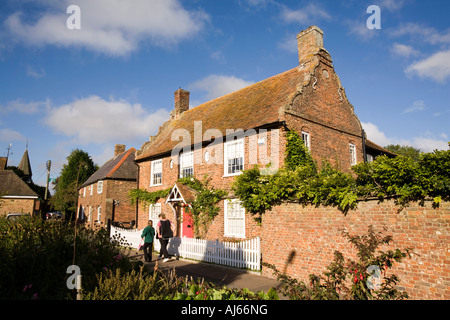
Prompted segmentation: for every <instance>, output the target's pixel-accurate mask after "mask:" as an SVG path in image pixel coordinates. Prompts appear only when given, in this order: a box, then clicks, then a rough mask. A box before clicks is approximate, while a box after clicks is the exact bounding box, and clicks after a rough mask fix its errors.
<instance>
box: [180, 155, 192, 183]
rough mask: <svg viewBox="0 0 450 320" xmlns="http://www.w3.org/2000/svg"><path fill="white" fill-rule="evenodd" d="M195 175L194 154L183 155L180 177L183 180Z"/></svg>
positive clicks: (181, 157)
mask: <svg viewBox="0 0 450 320" xmlns="http://www.w3.org/2000/svg"><path fill="white" fill-rule="evenodd" d="M193 175H194V153H192V152H188V153H183V154H182V155H181V156H180V176H181V177H182V178H186V177H190V176H193Z"/></svg>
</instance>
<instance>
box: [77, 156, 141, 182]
mask: <svg viewBox="0 0 450 320" xmlns="http://www.w3.org/2000/svg"><path fill="white" fill-rule="evenodd" d="M135 152H136V149H134V148H131V149H129V150H127V151H125V152H122V153H121V154H119V155H117V156H116V157H114V158H113V159H111V160H109V161H107V162H106V163H105V164H104V165H103V166H101V167H100V169H98V170H97V171H96V172H95V173H94V174H93V175H91V176H90V177H89V179H87V180H86V181H85V182H84V183H83V184H82V185H81V186H80V188H83V187H85V186H88V185H90V184H92V183H95V182H97V181H99V180H106V179H117V180H136V179H137V169H136V164H135V163H134V156H135Z"/></svg>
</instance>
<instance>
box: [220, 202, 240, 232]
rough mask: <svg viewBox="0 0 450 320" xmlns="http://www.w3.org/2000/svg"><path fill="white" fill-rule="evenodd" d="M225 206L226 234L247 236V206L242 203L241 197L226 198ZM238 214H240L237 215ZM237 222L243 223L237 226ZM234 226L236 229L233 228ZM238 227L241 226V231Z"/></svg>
mask: <svg viewBox="0 0 450 320" xmlns="http://www.w3.org/2000/svg"><path fill="white" fill-rule="evenodd" d="M224 207H225V210H224V219H225V221H224V222H225V223H224V225H225V228H224V236H225V237H235V238H245V208H244V207H243V206H242V205H241V201H239V199H229V200H225V206H224ZM236 214H238V215H240V216H239V217H236ZM236 223H237V224H241V225H237V226H236ZM232 228H234V230H231V229H232ZM236 228H239V229H240V231H237V230H236Z"/></svg>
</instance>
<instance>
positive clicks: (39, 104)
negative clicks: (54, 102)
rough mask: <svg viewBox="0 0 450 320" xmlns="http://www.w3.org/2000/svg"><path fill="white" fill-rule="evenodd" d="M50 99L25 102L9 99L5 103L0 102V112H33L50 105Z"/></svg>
mask: <svg viewBox="0 0 450 320" xmlns="http://www.w3.org/2000/svg"><path fill="white" fill-rule="evenodd" d="M50 104H51V102H50V100H49V99H47V100H45V101H30V102H25V101H23V100H22V99H16V100H13V101H9V102H8V103H7V104H6V105H1V104H0V113H1V112H3V113H12V112H18V113H21V114H34V113H37V112H39V111H41V110H43V109H48V108H49V107H50Z"/></svg>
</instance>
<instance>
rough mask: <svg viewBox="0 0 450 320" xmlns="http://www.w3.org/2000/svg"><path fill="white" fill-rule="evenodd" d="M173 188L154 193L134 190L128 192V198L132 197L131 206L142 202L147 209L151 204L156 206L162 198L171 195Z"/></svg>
mask: <svg viewBox="0 0 450 320" xmlns="http://www.w3.org/2000/svg"><path fill="white" fill-rule="evenodd" d="M170 190H171V188H169V189H164V190H158V191H154V192H149V191H147V190H144V189H132V190H130V191H129V192H128V196H129V197H130V200H131V204H135V203H136V201H138V200H139V201H140V202H141V204H142V205H143V206H144V207H145V206H148V205H150V204H155V203H156V201H158V200H159V199H160V198H165V197H167V195H168V194H169V192H170Z"/></svg>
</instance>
